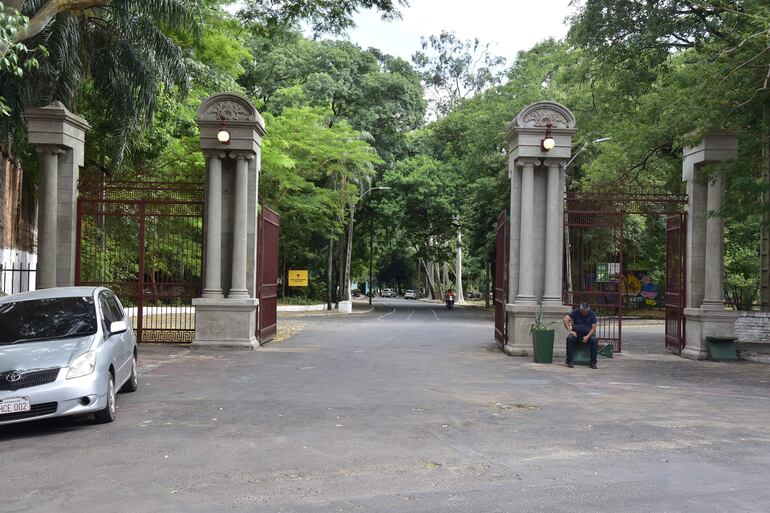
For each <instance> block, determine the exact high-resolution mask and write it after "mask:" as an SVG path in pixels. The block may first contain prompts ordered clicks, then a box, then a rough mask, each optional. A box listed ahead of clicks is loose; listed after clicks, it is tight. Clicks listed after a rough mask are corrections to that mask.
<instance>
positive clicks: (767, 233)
mask: <svg viewBox="0 0 770 513" xmlns="http://www.w3.org/2000/svg"><path fill="white" fill-rule="evenodd" d="M762 122H763V123H762V185H763V187H764V188H763V189H762V239H761V244H760V252H759V259H760V262H759V303H760V305H761V307H762V311H764V312H768V311H770V107H768V106H767V105H765V106H764V108H763V109H762Z"/></svg>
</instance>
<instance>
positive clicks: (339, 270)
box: [334, 218, 348, 308]
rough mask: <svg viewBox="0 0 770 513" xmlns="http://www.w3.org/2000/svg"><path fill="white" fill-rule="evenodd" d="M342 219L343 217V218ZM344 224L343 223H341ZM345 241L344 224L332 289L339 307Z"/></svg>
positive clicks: (346, 235) (343, 271)
mask: <svg viewBox="0 0 770 513" xmlns="http://www.w3.org/2000/svg"><path fill="white" fill-rule="evenodd" d="M343 220H344V218H343ZM343 226H344V225H343ZM347 242H348V232H347V227H346V226H345V229H344V230H343V231H342V236H340V247H339V253H338V256H337V259H338V261H337V284H336V286H335V287H334V290H336V291H337V294H336V295H337V297H336V303H337V308H339V304H340V301H343V298H342V296H343V295H344V289H345V287H344V284H343V281H342V280H343V279H344V277H345V255H346V253H347Z"/></svg>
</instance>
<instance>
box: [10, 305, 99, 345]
mask: <svg viewBox="0 0 770 513" xmlns="http://www.w3.org/2000/svg"><path fill="white" fill-rule="evenodd" d="M94 333H96V309H95V308H94V300H93V298H90V297H57V298H50V299H34V300H30V301H16V302H15V303H4V304H0V345H7V344H16V343H21V342H32V341H39V340H49V339H64V338H71V337H83V336H87V335H93V334H94Z"/></svg>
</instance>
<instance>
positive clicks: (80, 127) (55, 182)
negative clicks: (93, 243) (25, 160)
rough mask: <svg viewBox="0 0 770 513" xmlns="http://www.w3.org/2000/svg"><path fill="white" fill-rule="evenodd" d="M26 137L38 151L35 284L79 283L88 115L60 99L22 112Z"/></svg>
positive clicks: (46, 285) (51, 285)
mask: <svg viewBox="0 0 770 513" xmlns="http://www.w3.org/2000/svg"><path fill="white" fill-rule="evenodd" d="M24 117H25V118H26V119H27V137H28V139H29V143H30V144H32V145H33V146H35V147H36V149H37V152H38V154H39V155H40V193H39V198H38V232H37V271H36V273H35V281H36V283H35V287H36V288H38V289H44V288H51V287H71V286H73V285H74V284H75V253H76V251H75V250H76V244H77V240H76V234H77V199H78V178H79V177H80V168H81V167H82V166H83V145H84V142H85V133H86V131H87V130H88V129H89V128H91V127H90V126H89V125H88V123H87V122H86V120H85V119H83V118H81V117H80V116H76V115H75V114H73V113H71V112H70V111H69V110H67V108H66V107H65V106H64V105H63V104H62V103H60V102H53V103H52V104H50V105H48V106H46V107H41V108H36V109H28V110H27V111H25V112H24Z"/></svg>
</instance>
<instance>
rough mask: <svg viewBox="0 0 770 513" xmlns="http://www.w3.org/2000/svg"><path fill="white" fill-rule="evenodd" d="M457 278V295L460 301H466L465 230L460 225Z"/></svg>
mask: <svg viewBox="0 0 770 513" xmlns="http://www.w3.org/2000/svg"><path fill="white" fill-rule="evenodd" d="M455 280H456V281H457V288H456V289H455V296H456V297H457V302H458V303H465V296H464V295H463V232H462V230H461V229H460V227H459V226H458V227H457V257H456V258H455Z"/></svg>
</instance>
